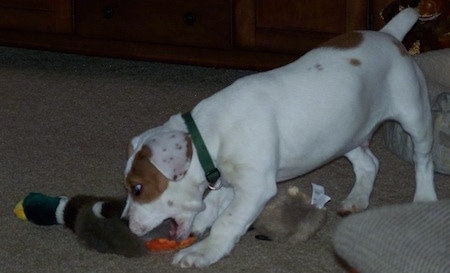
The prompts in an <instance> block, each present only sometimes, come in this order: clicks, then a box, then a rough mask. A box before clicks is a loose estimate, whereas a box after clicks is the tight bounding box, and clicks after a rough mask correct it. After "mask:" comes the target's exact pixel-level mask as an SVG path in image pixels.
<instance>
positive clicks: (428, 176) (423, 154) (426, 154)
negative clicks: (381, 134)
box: [397, 100, 437, 202]
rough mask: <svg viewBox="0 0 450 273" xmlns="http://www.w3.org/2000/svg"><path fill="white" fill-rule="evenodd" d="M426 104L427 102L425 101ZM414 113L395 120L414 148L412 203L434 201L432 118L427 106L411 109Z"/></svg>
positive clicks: (435, 198) (435, 197)
mask: <svg viewBox="0 0 450 273" xmlns="http://www.w3.org/2000/svg"><path fill="white" fill-rule="evenodd" d="M425 101H426V103H428V102H427V100H425ZM413 108H414V110H415V113H412V114H411V113H409V114H407V115H404V117H403V118H401V119H397V121H398V122H399V123H400V124H401V125H402V127H403V129H404V130H405V131H406V132H407V133H408V134H409V135H410V137H411V140H412V142H413V147H414V157H413V160H414V167H415V171H416V191H415V194H414V202H425V201H436V200H437V196H436V191H435V188H434V166H433V159H432V154H431V148H432V146H433V128H432V118H431V112H430V110H429V106H428V105H427V106H424V107H422V108H420V107H413ZM420 109H422V110H420Z"/></svg>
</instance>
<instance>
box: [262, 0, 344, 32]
mask: <svg viewBox="0 0 450 273" xmlns="http://www.w3.org/2000/svg"><path fill="white" fill-rule="evenodd" d="M274 11H276V13H275V12H274ZM346 11H347V7H346V0H332V1H330V0H314V1H292V0H264V1H256V26H257V27H261V28H271V29H283V30H289V29H291V30H293V29H296V30H304V31H320V32H323V33H343V32H345V31H346V22H347V12H346ZM280 14H283V16H280Z"/></svg>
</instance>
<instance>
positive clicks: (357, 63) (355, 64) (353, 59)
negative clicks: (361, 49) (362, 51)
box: [350, 58, 361, 66]
mask: <svg viewBox="0 0 450 273" xmlns="http://www.w3.org/2000/svg"><path fill="white" fill-rule="evenodd" d="M350 64H351V65H353V66H360V65H361V61H360V60H359V59H356V58H352V59H350Z"/></svg>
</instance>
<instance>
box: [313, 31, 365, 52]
mask: <svg viewBox="0 0 450 273" xmlns="http://www.w3.org/2000/svg"><path fill="white" fill-rule="evenodd" d="M363 40H364V37H363V35H362V33H360V32H349V33H346V34H343V35H339V36H337V37H335V38H333V39H331V40H328V41H326V42H325V43H323V44H322V45H321V46H320V47H332V48H337V49H352V48H355V47H357V46H359V45H360V44H361V43H362V42H363Z"/></svg>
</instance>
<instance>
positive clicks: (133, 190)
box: [131, 184, 142, 196]
mask: <svg viewBox="0 0 450 273" xmlns="http://www.w3.org/2000/svg"><path fill="white" fill-rule="evenodd" d="M141 192H142V185H141V184H136V185H134V186H133V187H131V194H133V195H134V196H139V195H140V194H141Z"/></svg>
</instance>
